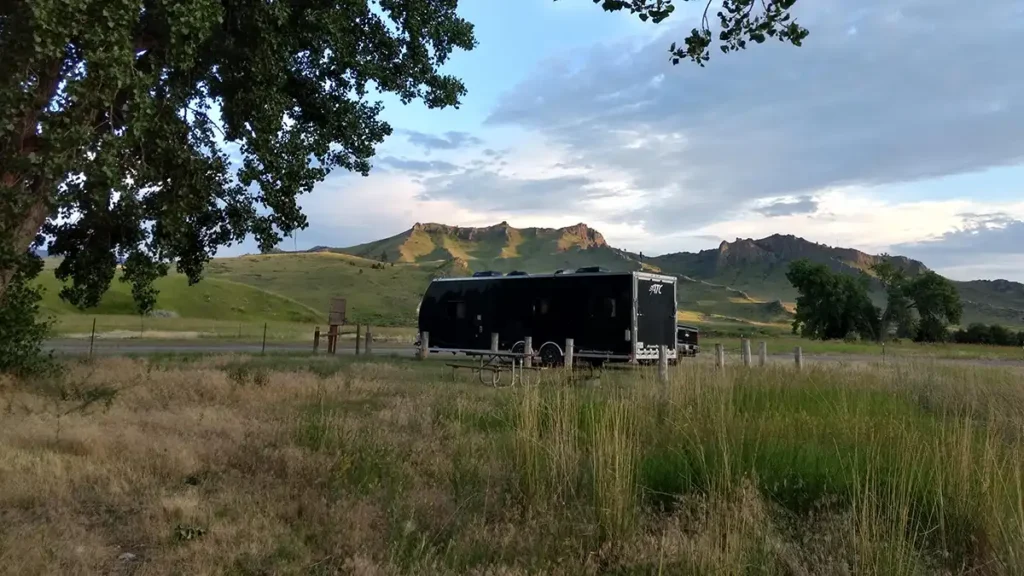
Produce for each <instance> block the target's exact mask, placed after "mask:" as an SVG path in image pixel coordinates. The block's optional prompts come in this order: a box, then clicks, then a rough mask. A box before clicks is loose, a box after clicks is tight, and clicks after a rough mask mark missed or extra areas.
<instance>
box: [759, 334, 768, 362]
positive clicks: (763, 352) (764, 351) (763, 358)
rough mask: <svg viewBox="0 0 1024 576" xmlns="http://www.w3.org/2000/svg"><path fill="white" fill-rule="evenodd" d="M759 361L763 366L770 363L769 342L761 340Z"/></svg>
mask: <svg viewBox="0 0 1024 576" xmlns="http://www.w3.org/2000/svg"><path fill="white" fill-rule="evenodd" d="M757 362H758V364H760V365H761V366H764V365H765V364H767V363H768V343H767V342H765V341H764V340H761V348H760V350H758V352H757Z"/></svg>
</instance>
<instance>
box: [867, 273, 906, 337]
mask: <svg viewBox="0 0 1024 576" xmlns="http://www.w3.org/2000/svg"><path fill="white" fill-rule="evenodd" d="M872 271H873V272H874V273H875V276H876V277H877V278H878V281H879V282H881V283H882V286H883V287H884V288H885V293H886V306H885V311H884V312H883V313H882V333H883V336H884V335H885V334H888V333H889V329H890V327H893V326H894V327H895V328H896V337H898V338H913V337H914V336H915V335H916V333H917V325H916V322H915V320H914V312H913V305H912V304H911V302H910V298H909V297H908V296H907V293H906V292H907V291H906V273H905V271H904V270H903V269H902V268H898V267H897V266H896V265H895V264H894V263H893V261H892V259H891V258H889V255H888V254H883V255H882V259H881V261H879V262H878V263H876V264H874V265H873V266H872Z"/></svg>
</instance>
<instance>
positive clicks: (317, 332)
mask: <svg viewBox="0 0 1024 576" xmlns="http://www.w3.org/2000/svg"><path fill="white" fill-rule="evenodd" d="M319 351H320V327H319V326H317V327H316V330H314V331H313V354H316V353H317V352H319Z"/></svg>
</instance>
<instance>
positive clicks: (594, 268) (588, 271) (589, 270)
mask: <svg viewBox="0 0 1024 576" xmlns="http://www.w3.org/2000/svg"><path fill="white" fill-rule="evenodd" d="M607 271H608V269H607V268H602V267H600V266H586V267H584V268H577V269H576V272H577V273H579V274H596V273H601V272H607Z"/></svg>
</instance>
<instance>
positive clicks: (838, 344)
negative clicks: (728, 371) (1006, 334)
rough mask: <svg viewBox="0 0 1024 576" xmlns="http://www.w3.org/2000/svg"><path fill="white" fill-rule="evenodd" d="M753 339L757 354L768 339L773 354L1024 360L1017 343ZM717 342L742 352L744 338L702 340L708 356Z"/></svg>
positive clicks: (766, 336) (734, 352)
mask: <svg viewBox="0 0 1024 576" xmlns="http://www.w3.org/2000/svg"><path fill="white" fill-rule="evenodd" d="M741 336H746V337H747V338H749V339H750V340H751V351H752V354H753V355H755V356H756V355H757V353H758V346H759V345H760V344H759V343H760V342H762V341H763V342H766V343H767V346H768V353H769V354H778V353H784V354H791V353H792V352H793V350H794V349H795V348H796V347H798V346H799V347H800V348H802V349H803V351H804V353H805V354H809V355H814V354H822V355H840V356H841V355H844V354H845V355H856V356H872V357H877V358H878V359H879V360H882V359H883V356H884V357H887V358H905V357H910V358H944V359H980V360H984V359H992V360H1021V361H1024V350H1021V349H1020V348H1018V347H1015V346H987V345H981V344H923V343H917V342H910V341H901V342H900V343H894V342H889V343H887V344H886V345H885V346H884V347H883V346H882V345H881V344H878V343H875V342H843V341H820V340H807V339H804V338H799V337H797V336H789V335H779V334H771V333H767V334H765V333H756V332H747V333H745V334H742V335H741ZM715 344H722V345H723V346H725V348H726V351H727V353H728V354H729V355H730V356H734V357H736V356H737V355H738V354H739V353H740V348H741V346H742V344H741V338H739V337H736V336H727V337H721V336H711V337H702V338H701V339H700V345H701V350H702V351H703V352H704V353H707V354H708V355H711V354H713V353H714V346H715Z"/></svg>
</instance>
